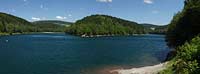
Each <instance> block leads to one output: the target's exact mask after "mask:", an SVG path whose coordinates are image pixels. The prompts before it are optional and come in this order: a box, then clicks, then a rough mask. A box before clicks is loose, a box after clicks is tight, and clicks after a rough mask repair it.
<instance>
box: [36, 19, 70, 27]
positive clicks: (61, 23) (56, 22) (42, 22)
mask: <svg viewBox="0 0 200 74" xmlns="http://www.w3.org/2000/svg"><path fill="white" fill-rule="evenodd" d="M33 23H35V24H57V25H63V26H69V25H71V24H73V23H72V22H66V21H60V20H42V21H34V22H33Z"/></svg>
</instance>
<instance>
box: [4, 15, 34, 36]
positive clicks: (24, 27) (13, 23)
mask: <svg viewBox="0 0 200 74" xmlns="http://www.w3.org/2000/svg"><path fill="white" fill-rule="evenodd" d="M34 30H35V29H33V25H32V24H31V23H30V22H28V21H26V20H24V19H22V18H19V17H16V16H13V15H10V14H6V13H2V12H0V32H1V33H2V32H4V33H5V32H6V33H12V32H27V31H34Z"/></svg>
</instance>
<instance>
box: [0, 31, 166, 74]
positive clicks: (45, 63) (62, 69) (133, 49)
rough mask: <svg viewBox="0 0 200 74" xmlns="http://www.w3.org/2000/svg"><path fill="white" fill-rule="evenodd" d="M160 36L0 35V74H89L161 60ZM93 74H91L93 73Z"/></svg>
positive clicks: (161, 42)
mask: <svg viewBox="0 0 200 74" xmlns="http://www.w3.org/2000/svg"><path fill="white" fill-rule="evenodd" d="M168 51H169V49H168V48H167V46H166V43H165V40H164V36H163V35H140V36H117V37H98V38H81V37H76V36H71V35H65V34H62V33H53V34H28V35H15V36H2V37H0V74H89V72H87V71H93V70H94V69H100V68H104V67H114V66H120V67H140V66H147V65H154V64H158V63H160V62H162V61H163V60H164V59H165V57H166V54H167V53H168ZM93 74H94V73H93Z"/></svg>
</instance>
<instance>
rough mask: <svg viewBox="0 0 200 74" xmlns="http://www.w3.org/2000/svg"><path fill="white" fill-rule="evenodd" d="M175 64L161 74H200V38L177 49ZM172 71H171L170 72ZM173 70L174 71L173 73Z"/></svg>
mask: <svg viewBox="0 0 200 74" xmlns="http://www.w3.org/2000/svg"><path fill="white" fill-rule="evenodd" d="M171 62H173V64H172V65H171V67H169V68H168V69H166V70H164V71H162V72H161V74H170V73H168V72H171V74H199V73H200V36H197V37H195V38H193V39H192V40H191V41H190V42H189V43H188V42H186V43H185V44H184V45H182V46H180V47H178V48H177V55H176V57H175V58H174V59H173V60H172V61H171ZM170 70H171V71H170ZM172 70H173V71H172Z"/></svg>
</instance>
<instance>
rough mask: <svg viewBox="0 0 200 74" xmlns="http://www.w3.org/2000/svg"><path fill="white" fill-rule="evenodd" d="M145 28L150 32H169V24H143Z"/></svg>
mask: <svg viewBox="0 0 200 74" xmlns="http://www.w3.org/2000/svg"><path fill="white" fill-rule="evenodd" d="M141 25H142V26H144V28H145V30H146V31H147V32H148V33H150V34H165V33H166V32H167V27H168V25H162V26H160V25H154V24H146V23H144V24H141Z"/></svg>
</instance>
